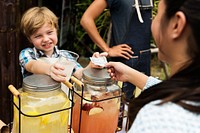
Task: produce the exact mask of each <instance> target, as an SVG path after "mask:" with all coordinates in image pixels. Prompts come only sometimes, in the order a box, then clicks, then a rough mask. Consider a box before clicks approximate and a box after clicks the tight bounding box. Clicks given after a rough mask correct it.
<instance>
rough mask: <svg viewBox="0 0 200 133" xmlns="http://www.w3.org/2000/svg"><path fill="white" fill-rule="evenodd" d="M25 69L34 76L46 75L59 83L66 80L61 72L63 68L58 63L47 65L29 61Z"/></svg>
mask: <svg viewBox="0 0 200 133" xmlns="http://www.w3.org/2000/svg"><path fill="white" fill-rule="evenodd" d="M25 69H26V70H27V71H28V72H31V73H34V74H46V75H49V76H51V77H52V78H53V79H54V80H56V81H59V82H64V81H65V80H66V75H65V74H64V72H63V70H64V67H63V66H62V65H60V64H59V63H55V64H48V63H46V62H43V61H39V60H30V61H29V62H28V63H27V64H26V65H25Z"/></svg>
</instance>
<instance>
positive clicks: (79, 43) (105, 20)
mask: <svg viewBox="0 0 200 133" xmlns="http://www.w3.org/2000/svg"><path fill="white" fill-rule="evenodd" d="M92 1H93V0H87V1H84V2H79V3H77V4H76V9H77V15H76V33H75V36H76V39H75V41H74V44H73V46H74V47H75V49H76V50H75V51H79V54H80V55H83V56H90V55H91V54H92V53H93V52H95V51H101V50H100V49H99V48H98V47H97V45H96V44H94V42H93V41H92V40H91V39H90V37H89V36H88V34H87V32H86V31H85V30H84V29H83V27H81V25H80V19H81V17H82V15H83V13H84V12H85V10H86V9H87V8H88V7H89V5H90V4H91V2H92ZM95 23H96V26H97V29H98V31H99V33H100V35H101V36H102V37H103V39H104V40H106V39H107V32H108V30H109V24H110V14H109V11H108V10H105V11H104V12H103V13H102V14H101V15H100V16H99V17H98V18H97V19H96V20H95Z"/></svg>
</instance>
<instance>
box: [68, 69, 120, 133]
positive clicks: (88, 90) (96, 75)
mask: <svg viewBox="0 0 200 133" xmlns="http://www.w3.org/2000/svg"><path fill="white" fill-rule="evenodd" d="M82 81H83V84H84V86H82V87H80V86H78V85H75V86H74V87H75V92H76V93H75V95H74V101H75V105H74V107H73V115H72V128H73V130H74V132H75V133H114V132H115V131H116V129H117V124H118V116H119V107H120V98H121V91H120V87H119V86H118V85H117V84H116V82H115V81H113V80H112V79H111V78H110V76H109V74H108V73H107V71H106V69H86V70H84V71H83V78H82Z"/></svg>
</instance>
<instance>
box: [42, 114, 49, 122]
mask: <svg viewBox="0 0 200 133" xmlns="http://www.w3.org/2000/svg"><path fill="white" fill-rule="evenodd" d="M50 117H51V115H50V114H48V115H43V116H41V124H43V125H46V124H47V123H49V120H50Z"/></svg>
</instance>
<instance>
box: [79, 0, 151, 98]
mask: <svg viewBox="0 0 200 133" xmlns="http://www.w3.org/2000/svg"><path fill="white" fill-rule="evenodd" d="M106 8H108V9H109V11H110V15H111V23H112V31H111V34H112V35H111V41H110V42H111V45H110V46H109V44H106V42H105V40H103V38H102V37H101V36H100V34H99V32H98V30H97V27H96V25H95V19H96V18H97V17H98V16H100V15H101V13H102V12H103V11H104V10H105V9H106ZM151 11H152V1H151V0H94V1H93V2H92V3H91V5H90V6H89V7H88V9H87V10H86V11H85V13H84V14H83V16H82V18H81V21H80V24H81V25H82V27H83V28H84V29H85V30H86V32H87V33H88V35H89V36H90V38H91V39H92V40H93V41H94V43H95V44H96V45H97V46H98V47H99V48H100V49H101V50H102V51H104V52H107V53H108V56H109V57H111V60H113V61H120V62H123V63H125V64H127V65H129V66H130V67H132V68H134V69H137V70H139V71H141V72H143V73H145V74H147V75H150V57H151V56H150V40H151V39H150V37H151V32H150V25H151V14H152V12H151ZM134 89H135V87H134V86H133V85H132V84H130V83H123V87H122V90H123V92H124V93H125V96H126V99H127V101H129V100H130V99H131V97H132V96H133V92H134Z"/></svg>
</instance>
